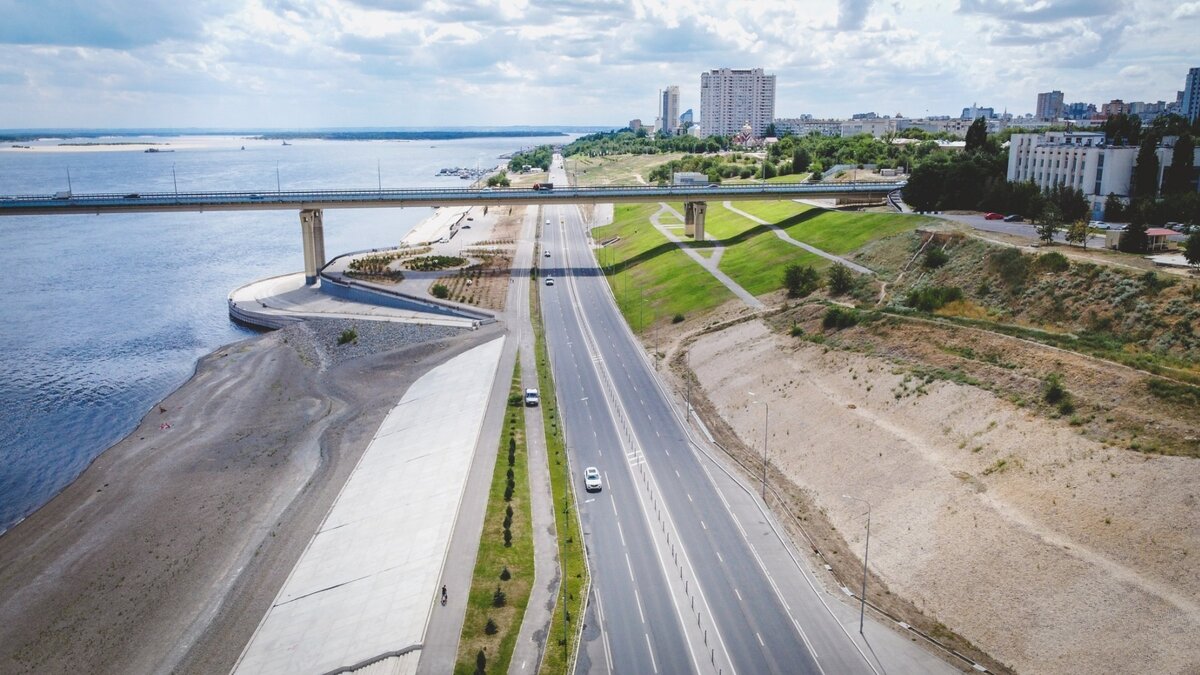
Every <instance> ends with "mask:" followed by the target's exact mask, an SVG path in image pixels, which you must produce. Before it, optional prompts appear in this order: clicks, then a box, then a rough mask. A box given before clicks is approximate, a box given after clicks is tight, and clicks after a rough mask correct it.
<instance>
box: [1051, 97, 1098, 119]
mask: <svg viewBox="0 0 1200 675" xmlns="http://www.w3.org/2000/svg"><path fill="white" fill-rule="evenodd" d="M1039 98H1040V95H1039ZM1099 112H1100V111H1098V110H1096V106H1095V105H1093V104H1091V103H1069V104H1067V106H1066V107H1065V108H1064V109H1063V114H1062V115H1061V116H1062V117H1064V118H1066V119H1069V120H1090V119H1091V118H1093V117H1095V116H1096V115H1098V114H1099Z"/></svg>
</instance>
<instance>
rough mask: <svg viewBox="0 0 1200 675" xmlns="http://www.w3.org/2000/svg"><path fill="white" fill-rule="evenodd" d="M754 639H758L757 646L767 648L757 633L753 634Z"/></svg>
mask: <svg viewBox="0 0 1200 675" xmlns="http://www.w3.org/2000/svg"><path fill="white" fill-rule="evenodd" d="M754 637H756V638H758V644H759V645H761V646H763V647H766V646H767V643H765V642H763V641H762V636H761V635H759V634H758V633H755V634H754Z"/></svg>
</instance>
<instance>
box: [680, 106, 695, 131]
mask: <svg viewBox="0 0 1200 675" xmlns="http://www.w3.org/2000/svg"><path fill="white" fill-rule="evenodd" d="M691 126H692V109H691V108H688V109H687V110H684V111H683V114H682V115H680V116H679V128H680V129H682V130H684V131H687V130H688V129H690V128H691Z"/></svg>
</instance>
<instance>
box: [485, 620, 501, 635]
mask: <svg viewBox="0 0 1200 675" xmlns="http://www.w3.org/2000/svg"><path fill="white" fill-rule="evenodd" d="M499 630H500V629H499V628H498V627H497V626H496V622H495V621H492V617H490V616H489V617H488V620H487V624H485V625H484V627H483V632H484V633H487V634H488V635H495V634H496V632H497V631H499Z"/></svg>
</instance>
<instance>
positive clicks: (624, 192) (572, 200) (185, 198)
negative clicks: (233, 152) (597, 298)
mask: <svg viewBox="0 0 1200 675" xmlns="http://www.w3.org/2000/svg"><path fill="white" fill-rule="evenodd" d="M904 185H905V183H904V182H903V181H899V182H854V183H741V184H734V185H720V184H711V185H666V186H657V185H610V186H597V187H572V186H563V185H555V186H554V187H553V188H549V189H546V188H542V189H538V188H535V187H515V188H499V187H496V188H488V187H485V188H415V189H388V190H384V189H379V190H370V189H367V190H303V191H275V192H129V193H124V194H116V193H113V194H108V193H95V194H72V193H70V192H60V193H57V194H49V195H0V216H28V215H68V214H95V215H102V214H106V213H161V212H169V211H200V212H203V211H246V210H295V211H299V212H300V229H301V235H302V237H303V239H304V276H305V278H306V280H307V281H308V283H309V284H313V283H316V279H317V272H318V271H319V270H320V269H321V268H322V267H324V265H325V233H324V232H325V231H324V224H323V211H324V209H364V208H406V207H413V206H427V207H439V206H485V205H486V206H504V205H528V204H537V205H544V204H625V203H639V202H667V201H682V202H683V205H684V216H685V225H684V232H685V234H686V235H688V236H691V237H694V238H695V239H697V240H701V239H704V214H705V211H706V209H707V206H708V201H710V200H717V201H753V200H772V199H829V198H834V199H853V200H856V201H857V200H861V201H871V200H883V199H884V198H885V197H886V196H887V195H888V194H889V193H891V192H893V191H895V190H898V189H900V188H902V187H904Z"/></svg>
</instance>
